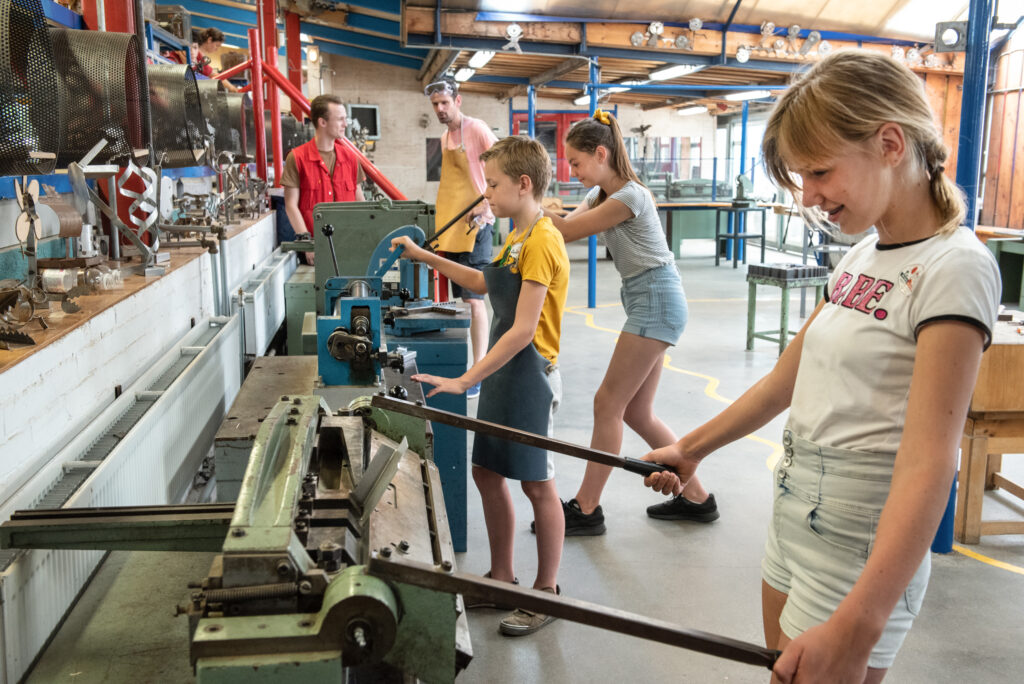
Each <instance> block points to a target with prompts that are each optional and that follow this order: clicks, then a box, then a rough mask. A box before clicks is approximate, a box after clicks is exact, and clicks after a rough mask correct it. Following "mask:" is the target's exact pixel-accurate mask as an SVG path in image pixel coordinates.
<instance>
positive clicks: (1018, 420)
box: [953, 313, 1024, 544]
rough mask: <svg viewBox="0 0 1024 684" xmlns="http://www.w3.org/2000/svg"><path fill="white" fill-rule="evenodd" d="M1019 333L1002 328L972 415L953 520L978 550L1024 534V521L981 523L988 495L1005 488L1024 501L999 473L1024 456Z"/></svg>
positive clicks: (1023, 365)
mask: <svg viewBox="0 0 1024 684" xmlns="http://www.w3.org/2000/svg"><path fill="white" fill-rule="evenodd" d="M1020 317H1021V315H1020V314H1019V313H1017V314H1015V315H1014V318H1017V319H1020ZM1016 328H1017V326H1016V325H1015V324H1012V323H1010V324H1008V323H1005V322H1000V323H996V325H995V329H994V330H993V331H992V345H991V346H990V347H989V348H988V351H986V352H985V354H984V356H982V357H981V368H980V369H979V370H978V382H977V383H976V384H975V386H974V395H973V396H972V397H971V408H970V411H969V412H968V413H967V424H966V425H965V426H964V437H963V440H962V441H961V443H960V483H959V487H958V489H957V494H956V512H955V514H954V516H953V536H954V537H955V538H956V540H957V541H959V542H962V543H964V544H977V543H978V541H979V540H980V539H979V538H980V537H981V536H982V535H986V534H1024V519H1022V520H993V521H983V520H982V519H981V509H982V503H983V502H984V500H985V490H986V489H1000V488H1001V489H1003V490H1004V491H1005V492H1006V493H1008V494H1012V495H1013V496H1016V497H1018V498H1020V499H1024V487H1022V486H1021V485H1019V484H1017V483H1016V482H1013V481H1011V480H1009V479H1008V478H1006V477H1005V476H1004V475H1003V474H1002V473H1000V472H999V470H1000V468H1001V467H1002V462H1003V454H1024V393H1022V392H1021V390H1020V388H1021V386H1022V384H1024V337H1022V336H1021V335H1018V334H1017V333H1016Z"/></svg>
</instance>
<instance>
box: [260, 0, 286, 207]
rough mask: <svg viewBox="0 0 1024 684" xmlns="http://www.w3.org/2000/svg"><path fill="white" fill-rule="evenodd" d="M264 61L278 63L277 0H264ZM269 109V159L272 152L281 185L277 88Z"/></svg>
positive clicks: (276, 179)
mask: <svg viewBox="0 0 1024 684" xmlns="http://www.w3.org/2000/svg"><path fill="white" fill-rule="evenodd" d="M263 53H264V57H263V62H264V64H270V65H273V66H274V67H275V68H276V67H277V64H278V54H277V0H263ZM267 109H268V110H269V111H270V138H271V145H270V150H269V151H268V159H269V158H270V155H271V153H272V155H273V160H274V185H275V186H276V187H280V186H281V172H282V171H283V169H284V156H283V154H284V150H283V145H282V141H281V105H280V101H279V95H278V92H277V88H274V87H270V88H268V89H267Z"/></svg>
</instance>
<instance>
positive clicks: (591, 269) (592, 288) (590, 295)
mask: <svg viewBox="0 0 1024 684" xmlns="http://www.w3.org/2000/svg"><path fill="white" fill-rule="evenodd" d="M600 80H601V72H600V71H599V70H598V68H597V57H594V58H593V59H592V60H590V82H589V83H588V88H589V89H590V116H594V112H595V111H597V88H596V87H595V86H597V85H598V81H600ZM587 307H588V308H591V309H594V308H596V307H597V235H591V236H590V237H588V238H587Z"/></svg>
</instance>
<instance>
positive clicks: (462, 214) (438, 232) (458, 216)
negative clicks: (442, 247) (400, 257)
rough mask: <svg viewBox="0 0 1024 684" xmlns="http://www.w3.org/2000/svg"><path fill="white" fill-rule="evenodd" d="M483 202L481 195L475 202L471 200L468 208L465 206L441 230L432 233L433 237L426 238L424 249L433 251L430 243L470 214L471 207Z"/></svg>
mask: <svg viewBox="0 0 1024 684" xmlns="http://www.w3.org/2000/svg"><path fill="white" fill-rule="evenodd" d="M483 201H484V196H483V195H480V196H478V197H477V198H476V199H475V200H473V201H472V202H471V203H470V204H469V206H467V207H466V208H465V209H463V210H462V211H460V212H459V213H458V214H456V215H455V218H453V219H452V220H451V221H449V222H448V223H446V224H444V225H443V226H442V227H441V230H439V231H437V232H436V233H434V234H433V235H431V236H430V238H428V239H427V241H426V242H425V243H423V245H424V247H427V248H428V249H430V250H433V248H432V247H430V243H431V242H433V241H434V240H436V239H437V238H439V237H441V235H443V234H444V233H445V231H447V230H448V229H449V228H451V227H452V226H454V225H455V224H456V223H458V221H459V219H461V218H462V217H463V216H465V215H466V214H468V213H469V212H471V211H472V210H473V207H475V206H476V205H478V204H480V203H481V202H483ZM470 230H472V228H470ZM466 232H467V233H468V232H469V231H466Z"/></svg>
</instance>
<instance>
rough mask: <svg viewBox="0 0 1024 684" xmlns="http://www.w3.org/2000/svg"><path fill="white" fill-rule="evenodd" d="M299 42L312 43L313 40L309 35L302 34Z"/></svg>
mask: <svg viewBox="0 0 1024 684" xmlns="http://www.w3.org/2000/svg"><path fill="white" fill-rule="evenodd" d="M299 42H300V43H312V42H313V39H312V38H310V37H309V34H308V33H300V34H299Z"/></svg>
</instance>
